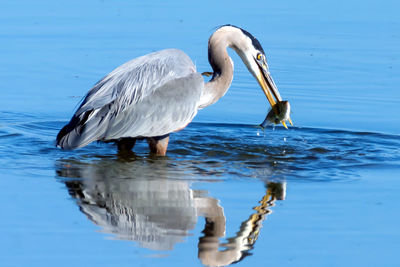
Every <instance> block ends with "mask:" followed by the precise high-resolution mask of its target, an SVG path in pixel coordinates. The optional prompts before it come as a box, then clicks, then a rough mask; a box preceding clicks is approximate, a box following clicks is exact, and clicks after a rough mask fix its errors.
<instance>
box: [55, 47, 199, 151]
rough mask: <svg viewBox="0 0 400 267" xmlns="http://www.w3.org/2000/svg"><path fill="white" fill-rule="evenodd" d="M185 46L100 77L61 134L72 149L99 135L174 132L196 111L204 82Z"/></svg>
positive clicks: (59, 138) (60, 138)
mask: <svg viewBox="0 0 400 267" xmlns="http://www.w3.org/2000/svg"><path fill="white" fill-rule="evenodd" d="M194 72H195V66H194V65H193V63H192V61H191V60H190V58H189V57H188V56H187V55H186V54H185V53H183V52H182V51H180V50H175V49H169V50H162V51H159V52H155V53H152V54H149V55H146V56H142V57H139V58H136V59H134V60H131V61H129V62H127V63H125V64H123V65H121V66H120V67H118V68H117V69H115V70H114V71H113V72H111V73H110V74H108V75H107V76H106V77H104V78H103V79H102V80H100V81H99V82H98V83H97V84H96V85H95V86H94V87H93V88H92V89H91V90H90V91H89V92H88V94H87V95H86V97H85V98H84V100H83V102H82V104H81V105H80V107H79V108H78V110H77V111H76V112H75V114H74V116H73V117H72V119H71V121H70V122H69V124H67V125H66V126H65V127H64V128H63V129H62V130H61V131H60V133H59V134H58V136H57V145H58V146H60V147H62V148H67V149H72V148H77V147H82V146H85V145H87V144H89V143H90V142H92V141H95V140H103V141H106V140H113V139H119V138H122V137H139V136H141V137H146V136H160V135H164V134H168V133H170V132H172V131H175V130H177V129H179V128H182V127H184V126H186V125H187V124H188V123H189V122H190V121H191V120H192V119H193V117H194V116H195V115H196V113H197V105H198V101H199V99H200V95H201V91H202V88H203V86H204V81H203V78H202V77H201V75H200V74H198V73H194Z"/></svg>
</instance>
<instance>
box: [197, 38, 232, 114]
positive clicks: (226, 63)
mask: <svg viewBox="0 0 400 267" xmlns="http://www.w3.org/2000/svg"><path fill="white" fill-rule="evenodd" d="M228 46H231V42H230V38H229V35H227V34H222V33H219V32H218V31H217V32H215V33H214V34H213V35H212V36H211V37H210V40H209V41H208V61H209V62H210V65H211V67H212V69H213V76H212V78H211V80H210V81H209V82H207V83H206V84H205V85H204V90H203V94H202V96H201V99H200V105H199V108H205V107H207V106H209V105H211V104H214V103H215V102H217V101H218V100H219V99H220V98H221V97H222V96H223V95H225V93H226V92H227V91H228V89H229V86H230V85H231V83H232V78H233V61H232V59H231V58H230V57H229V55H228V52H227V51H226V49H227V47H228Z"/></svg>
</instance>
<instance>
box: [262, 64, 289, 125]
mask: <svg viewBox="0 0 400 267" xmlns="http://www.w3.org/2000/svg"><path fill="white" fill-rule="evenodd" d="M257 81H258V83H259V84H260V86H261V89H262V90H263V92H264V94H265V96H266V97H267V99H268V102H269V104H270V105H271V108H272V109H273V110H274V112H275V114H276V115H278V112H279V111H278V108H277V105H276V104H277V102H280V101H282V97H281V95H280V93H279V90H278V88H277V87H276V85H275V82H274V80H273V79H272V77H271V75H270V74H269V72H268V70H267V69H266V68H261V67H260V72H259V74H258V75H257ZM281 123H282V125H283V126H284V127H285V128H286V129H287V128H288V127H287V125H286V122H285V121H282V122H281ZM289 123H290V125H293V123H292V120H291V119H290V118H289Z"/></svg>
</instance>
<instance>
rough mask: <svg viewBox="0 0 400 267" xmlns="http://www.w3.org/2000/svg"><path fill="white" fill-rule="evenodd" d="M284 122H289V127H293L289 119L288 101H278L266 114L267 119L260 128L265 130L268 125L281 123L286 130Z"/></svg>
mask: <svg viewBox="0 0 400 267" xmlns="http://www.w3.org/2000/svg"><path fill="white" fill-rule="evenodd" d="M286 121H289V123H290V125H293V124H292V120H291V119H290V104H289V101H280V102H278V103H276V104H275V106H274V108H272V109H271V110H270V111H269V112H268V114H267V117H266V118H265V120H264V121H263V122H262V123H261V124H260V126H261V127H263V128H265V127H266V126H267V125H268V124H270V123H273V124H279V123H282V124H283V126H285V128H286V129H287V126H286Z"/></svg>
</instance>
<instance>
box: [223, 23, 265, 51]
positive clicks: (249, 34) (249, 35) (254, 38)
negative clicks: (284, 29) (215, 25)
mask: <svg viewBox="0 0 400 267" xmlns="http://www.w3.org/2000/svg"><path fill="white" fill-rule="evenodd" d="M225 26H230V27H234V28H237V29H239V30H241V31H242V32H243V33H244V34H245V35H246V36H247V37H249V38H250V40H251V42H252V44H253V46H254V48H255V49H257V50H259V51H261V52H262V53H263V54H264V55H265V52H264V49H263V48H262V46H261V44H260V42H259V41H258V40H257V39H256V37H254V36H253V35H251V33H249V32H248V31H246V30H243V29H242V28H239V27H237V26H235V25H231V24H226V25H222V26H220V27H219V28H221V27H225Z"/></svg>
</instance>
